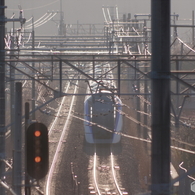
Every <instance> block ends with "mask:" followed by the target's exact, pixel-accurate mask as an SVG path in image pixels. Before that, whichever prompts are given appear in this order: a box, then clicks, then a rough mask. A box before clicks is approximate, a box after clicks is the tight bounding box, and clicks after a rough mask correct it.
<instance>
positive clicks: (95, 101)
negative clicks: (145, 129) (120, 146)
mask: <svg viewBox="0 0 195 195" xmlns="http://www.w3.org/2000/svg"><path fill="white" fill-rule="evenodd" d="M102 83H103V85H99V84H98V83H95V82H94V83H93V84H92V85H91V90H90V91H91V95H89V96H87V97H86V99H85V101H84V129H85V141H86V142H87V143H89V144H116V143H120V141H121V133H120V132H121V131H122V127H123V116H122V114H121V111H122V101H121V99H120V98H119V97H118V96H117V95H113V93H112V92H113V90H112V89H114V86H113V85H111V83H109V82H107V81H101V84H102ZM102 86H106V87H102Z"/></svg>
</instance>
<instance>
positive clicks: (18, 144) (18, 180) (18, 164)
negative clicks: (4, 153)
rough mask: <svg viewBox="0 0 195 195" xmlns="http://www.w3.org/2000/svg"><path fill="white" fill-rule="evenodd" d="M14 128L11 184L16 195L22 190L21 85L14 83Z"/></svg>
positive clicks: (19, 194)
mask: <svg viewBox="0 0 195 195" xmlns="http://www.w3.org/2000/svg"><path fill="white" fill-rule="evenodd" d="M15 98H16V99H15V102H16V106H15V108H16V109H15V128H14V162H13V181H14V182H13V183H14V189H15V192H16V194H17V195H21V189H22V83H20V82H17V83H16V95H15Z"/></svg>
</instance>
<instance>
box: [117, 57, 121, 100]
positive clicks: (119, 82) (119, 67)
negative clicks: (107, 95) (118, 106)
mask: <svg viewBox="0 0 195 195" xmlns="http://www.w3.org/2000/svg"><path fill="white" fill-rule="evenodd" d="M120 93H121V62H120V60H118V96H119V97H120Z"/></svg>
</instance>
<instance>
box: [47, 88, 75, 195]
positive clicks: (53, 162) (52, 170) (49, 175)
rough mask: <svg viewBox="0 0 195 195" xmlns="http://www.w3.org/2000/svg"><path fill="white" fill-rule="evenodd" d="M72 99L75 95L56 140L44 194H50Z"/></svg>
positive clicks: (69, 115)
mask: <svg viewBox="0 0 195 195" xmlns="http://www.w3.org/2000/svg"><path fill="white" fill-rule="evenodd" d="M77 88H78V87H77V86H75V89H74V93H76V90H77ZM64 98H65V97H64ZM74 101H75V96H73V98H72V101H71V104H70V108H69V112H68V116H67V119H66V122H65V124H64V127H63V131H62V134H61V136H60V139H59V142H58V145H57V149H56V152H55V154H54V158H53V161H52V164H51V166H50V170H49V174H48V177H47V181H46V188H45V193H46V195H50V184H51V179H52V175H53V172H54V169H55V164H56V163H57V159H58V155H59V151H60V149H61V147H62V143H63V142H62V140H63V138H64V135H65V133H66V129H67V126H68V124H69V119H70V117H71V112H72V108H73V103H74Z"/></svg>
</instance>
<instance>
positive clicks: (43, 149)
mask: <svg viewBox="0 0 195 195" xmlns="http://www.w3.org/2000/svg"><path fill="white" fill-rule="evenodd" d="M26 167H27V172H28V174H29V175H30V176H31V177H32V178H34V179H42V178H43V177H45V176H46V174H47V171H48V167H49V149H48V130H47V127H46V126H45V125H44V124H42V123H38V122H35V123H32V124H31V125H30V126H29V127H28V128H27V130H26Z"/></svg>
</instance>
